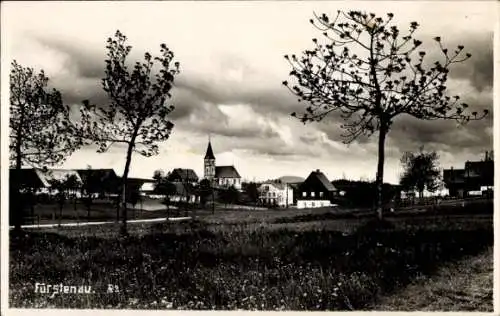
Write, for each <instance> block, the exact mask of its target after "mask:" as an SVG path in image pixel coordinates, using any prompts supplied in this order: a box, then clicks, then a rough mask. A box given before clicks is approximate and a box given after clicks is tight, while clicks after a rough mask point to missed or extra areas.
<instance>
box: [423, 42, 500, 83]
mask: <svg viewBox="0 0 500 316" xmlns="http://www.w3.org/2000/svg"><path fill="white" fill-rule="evenodd" d="M442 41H443V46H444V47H446V48H448V49H449V50H450V51H455V50H456V49H457V47H458V46H459V45H463V46H464V51H463V53H462V54H463V55H465V53H470V54H471V55H472V56H471V58H470V59H468V60H467V61H465V62H462V63H458V64H454V65H452V67H451V68H450V70H451V71H450V80H451V79H465V80H467V81H469V82H470V84H471V86H473V87H474V88H476V90H477V91H479V92H481V91H483V90H485V89H486V90H488V89H491V88H492V87H493V33H492V32H488V33H466V34H461V35H460V37H458V38H457V37H453V38H443V40H442ZM433 48H434V50H431V55H430V56H429V57H432V56H434V57H435V56H438V51H436V50H435V46H433ZM439 59H442V58H441V56H440V58H439Z"/></svg>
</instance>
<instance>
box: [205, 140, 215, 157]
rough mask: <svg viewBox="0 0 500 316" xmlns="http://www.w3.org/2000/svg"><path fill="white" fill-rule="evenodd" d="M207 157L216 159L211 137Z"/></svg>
mask: <svg viewBox="0 0 500 316" xmlns="http://www.w3.org/2000/svg"><path fill="white" fill-rule="evenodd" d="M205 159H215V156H214V152H213V151H212V144H211V143H210V139H208V147H207V153H206V154H205Z"/></svg>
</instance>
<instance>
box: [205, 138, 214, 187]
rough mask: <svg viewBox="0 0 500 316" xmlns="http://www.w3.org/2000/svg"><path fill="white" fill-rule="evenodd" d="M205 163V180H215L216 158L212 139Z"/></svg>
mask: <svg viewBox="0 0 500 316" xmlns="http://www.w3.org/2000/svg"><path fill="white" fill-rule="evenodd" d="M204 162H205V163H204V169H203V170H204V178H205V179H208V180H213V179H214V178H215V156H214V152H213V151H212V144H211V143H210V138H209V139H208V147H207V153H206V154H205V159H204Z"/></svg>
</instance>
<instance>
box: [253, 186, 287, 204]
mask: <svg viewBox="0 0 500 316" xmlns="http://www.w3.org/2000/svg"><path fill="white" fill-rule="evenodd" d="M258 191H259V202H260V203H261V204H263V205H271V206H280V207H288V206H290V205H292V204H293V189H292V188H291V187H290V186H289V185H288V184H286V183H275V182H267V183H263V184H261V185H260V186H259V188H258Z"/></svg>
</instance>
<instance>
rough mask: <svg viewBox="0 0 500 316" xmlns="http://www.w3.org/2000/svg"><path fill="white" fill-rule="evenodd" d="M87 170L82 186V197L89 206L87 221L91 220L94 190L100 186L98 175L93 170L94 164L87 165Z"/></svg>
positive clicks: (86, 205) (87, 206)
mask: <svg viewBox="0 0 500 316" xmlns="http://www.w3.org/2000/svg"><path fill="white" fill-rule="evenodd" d="M86 171H87V172H85V173H84V175H83V179H82V180H83V183H82V186H81V192H82V194H81V195H82V198H83V202H84V204H85V207H86V208H87V221H90V209H91V208H92V202H93V197H94V190H95V189H96V188H98V187H99V185H100V183H98V181H97V179H96V177H95V176H94V174H93V172H92V166H90V165H87V170H86Z"/></svg>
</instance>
